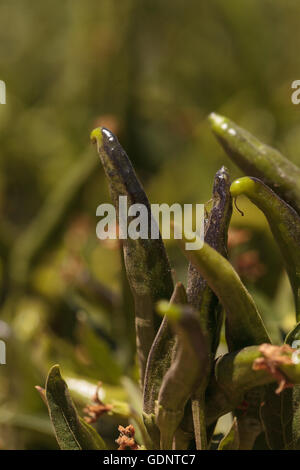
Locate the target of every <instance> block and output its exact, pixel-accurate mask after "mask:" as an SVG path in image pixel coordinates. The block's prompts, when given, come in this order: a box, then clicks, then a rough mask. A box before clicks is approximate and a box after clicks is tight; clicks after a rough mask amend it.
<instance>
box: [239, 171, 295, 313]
mask: <svg viewBox="0 0 300 470" xmlns="http://www.w3.org/2000/svg"><path fill="white" fill-rule="evenodd" d="M230 191H231V194H232V196H233V197H237V196H239V195H240V194H245V195H246V196H247V197H248V198H249V199H250V200H251V201H252V202H253V203H254V204H255V205H256V206H257V207H258V208H259V209H261V210H262V212H263V213H264V214H265V216H266V218H267V220H268V223H269V225H270V228H271V231H272V233H273V236H274V238H275V240H276V242H277V244H278V246H279V248H280V251H281V254H282V256H283V259H284V262H285V267H286V270H287V273H288V276H289V279H290V283H291V286H292V289H293V293H294V298H295V304H296V317H297V321H299V320H300V299H299V287H300V250H299V247H300V217H299V216H298V214H297V212H296V211H295V210H294V209H293V208H292V207H291V206H289V205H288V204H287V203H286V202H284V201H283V200H282V199H280V197H279V196H277V194H275V193H274V191H272V190H271V189H270V188H268V186H266V185H265V184H264V183H263V182H262V181H260V180H258V179H257V178H252V177H248V176H245V177H243V178H239V179H238V180H236V181H234V182H233V183H232V185H231V188H230Z"/></svg>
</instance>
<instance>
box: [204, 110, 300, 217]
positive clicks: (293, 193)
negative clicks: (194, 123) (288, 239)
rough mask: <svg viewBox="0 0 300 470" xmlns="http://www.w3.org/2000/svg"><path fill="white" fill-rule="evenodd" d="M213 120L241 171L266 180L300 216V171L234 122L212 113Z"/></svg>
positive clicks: (217, 135) (221, 141)
mask: <svg viewBox="0 0 300 470" xmlns="http://www.w3.org/2000/svg"><path fill="white" fill-rule="evenodd" d="M209 120H210V122H211V126H212V130H213V132H214V134H215V135H216V137H217V138H218V140H219V141H220V143H221V145H222V146H223V148H224V149H225V151H226V153H227V154H228V155H229V157H230V158H231V159H232V160H233V161H234V162H235V163H236V164H237V165H238V166H239V167H240V168H241V170H242V171H243V172H244V173H246V174H248V175H251V176H255V177H257V178H260V179H262V180H263V181H264V183H266V184H267V185H268V186H270V187H271V188H272V189H273V190H274V191H275V192H276V193H277V194H279V196H280V197H282V198H283V199H284V200H285V201H287V202H288V203H289V204H290V205H291V206H292V207H294V209H295V210H296V211H297V212H298V213H300V169H299V168H298V167H297V166H296V165H294V164H293V163H292V162H290V161H289V160H287V159H286V158H285V157H284V156H283V155H281V153H280V152H278V151H277V150H275V149H273V148H272V147H269V146H267V145H265V144H263V143H262V142H260V141H259V140H258V139H256V138H255V137H254V136H252V135H251V134H250V133H249V132H247V131H245V130H244V129H242V128H240V127H238V126H237V125H236V124H235V123H234V122H232V121H231V120H230V119H228V118H226V117H223V116H220V115H218V114H215V113H212V114H211V115H210V116H209Z"/></svg>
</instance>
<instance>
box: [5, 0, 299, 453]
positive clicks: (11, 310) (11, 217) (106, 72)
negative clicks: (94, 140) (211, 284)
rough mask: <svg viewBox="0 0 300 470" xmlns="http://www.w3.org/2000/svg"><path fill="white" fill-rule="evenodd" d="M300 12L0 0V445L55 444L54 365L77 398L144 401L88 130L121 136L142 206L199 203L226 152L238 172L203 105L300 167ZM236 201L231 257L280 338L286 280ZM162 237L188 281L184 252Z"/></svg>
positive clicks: (236, 2) (263, 5)
mask: <svg viewBox="0 0 300 470" xmlns="http://www.w3.org/2000/svg"><path fill="white" fill-rule="evenodd" d="M299 14H300V5H299V2H297V1H296V0H285V1H284V2H283V1H277V2H274V1H271V0H244V1H243V2H241V1H240V0H227V1H226V2H224V0H210V1H209V2H199V1H197V0H190V1H189V2H188V3H187V2H183V1H181V0H172V1H171V0H165V1H164V2H161V1H159V0H152V1H151V2H146V1H140V0H122V2H121V1H117V0H100V1H99V0H97V1H96V0H86V1H85V2H83V1H79V0H72V1H71V0H67V1H65V2H59V1H57V0H51V1H50V0H44V1H43V2H38V1H37V0H31V2H27V1H25V0H16V1H14V2H11V1H9V0H2V1H1V3H0V79H2V80H4V81H5V82H6V85H7V104H6V105H5V106H4V105H0V211H1V222H2V223H1V228H0V256H1V270H0V273H1V323H0V337H1V338H2V339H4V340H5V341H6V342H7V365H6V366H1V367H0V448H10V449H22V448H27V449H32V448H34V449H39V448H56V447H57V444H56V442H55V439H54V437H53V432H52V429H51V427H50V424H49V420H48V416H47V411H46V410H45V408H44V405H43V403H42V402H41V400H40V398H39V396H38V394H37V392H35V390H34V386H35V385H37V384H40V385H43V384H44V383H45V377H46V373H47V370H48V368H49V367H50V365H52V364H54V363H56V362H59V363H60V365H61V367H62V371H63V373H64V376H65V377H69V384H72V386H71V385H69V386H70V390H71V392H73V393H74V397H75V399H76V400H77V401H78V403H79V404H80V403H81V405H82V407H83V406H84V403H86V402H87V401H88V400H89V398H91V397H92V395H93V393H94V388H95V387H96V384H97V381H99V380H101V381H102V382H103V393H105V397H106V398H105V399H107V401H108V402H109V403H111V402H112V401H113V400H117V401H120V402H122V403H123V402H128V400H134V404H133V406H134V408H135V409H138V408H139V407H140V406H141V404H140V396H139V393H138V391H137V390H136V385H135V383H136V381H137V368H136V362H135V355H134V346H133V332H132V327H131V326H130V324H129V322H124V318H127V317H126V316H124V315H123V313H124V312H122V311H120V308H119V306H120V305H121V301H120V299H122V298H126V305H129V306H130V302H131V299H130V294H129V293H128V290H127V286H126V281H125V280H124V277H123V276H122V269H121V267H122V259H121V257H120V254H119V250H118V247H117V246H116V245H115V244H113V243H112V242H111V243H100V242H99V241H98V240H97V239H96V235H95V227H96V222H97V220H96V216H95V212H96V207H97V206H98V205H99V204H100V203H101V202H106V201H108V200H109V198H108V191H107V187H106V184H105V181H104V175H103V173H102V170H101V168H100V165H99V163H98V161H97V158H96V157H95V155H94V152H93V151H92V149H91V148H90V144H89V133H90V130H91V129H92V128H94V127H95V126H97V125H106V126H107V127H108V128H111V129H112V130H113V131H114V132H115V133H117V134H118V136H119V139H120V142H122V144H123V146H124V148H125V149H126V150H127V152H128V154H129V156H130V158H131V160H132V162H133V164H134V166H135V168H136V169H137V171H138V173H139V176H140V177H141V179H142V181H143V183H144V184H145V186H146V190H147V192H148V194H149V197H150V200H151V202H166V203H171V202H179V203H195V202H205V201H207V200H208V199H209V198H210V193H211V186H212V182H213V176H214V174H215V172H216V170H217V169H218V168H219V167H220V166H222V164H224V163H225V164H226V166H228V168H229V169H230V171H231V175H232V178H234V177H236V176H238V175H240V172H239V171H238V170H237V168H236V167H235V166H234V165H233V164H232V163H231V162H230V161H229V159H228V158H227V157H226V156H225V154H224V152H223V151H222V149H221V148H220V147H219V146H218V144H217V143H216V142H215V139H214V137H213V136H212V134H211V132H210V131H209V127H208V124H207V122H206V116H207V114H208V113H210V112H211V111H218V112H220V113H221V114H225V115H227V116H229V117H231V118H232V119H233V120H235V121H237V122H238V123H239V124H240V125H241V126H243V127H245V128H247V129H249V130H250V131H251V132H253V133H254V134H255V135H257V136H258V138H260V139H262V140H263V141H265V142H267V143H269V144H271V145H274V146H275V147H277V148H279V149H280V150H281V151H283V153H284V154H285V155H286V156H287V157H288V158H289V159H290V160H292V161H294V162H295V163H297V164H298V165H299V164H300V140H299V139H300V137H299V136H300V132H299V131H300V128H299V119H298V115H299V110H298V108H297V106H294V105H292V104H291V100H290V95H291V90H290V85H291V83H292V81H293V80H295V79H297V78H299V76H300V65H299V60H298V50H297V47H296V45H297V44H298V42H299V39H300V30H299V27H298V18H299ZM239 206H240V208H241V209H242V210H243V211H244V212H245V217H241V216H240V214H239V213H237V212H236V213H235V214H234V217H233V221H232V227H233V228H232V229H231V246H230V247H231V259H232V262H233V264H234V266H235V267H236V269H238V270H239V272H240V274H241V276H242V279H243V281H244V282H245V283H246V284H247V287H248V288H249V290H250V291H251V292H252V293H253V295H254V297H255V300H256V302H257V304H258V305H259V307H260V309H261V311H262V313H263V314H264V318H265V321H266V323H267V325H268V327H269V329H270V330H271V331H273V338H274V341H276V342H278V343H279V342H280V340H281V338H282V336H283V333H284V332H285V331H287V330H288V329H290V328H291V326H292V323H293V316H292V310H293V305H292V295H291V292H290V288H289V286H288V282H287V280H286V275H285V273H284V272H283V269H282V262H281V259H280V257H279V254H278V251H277V249H276V247H275V244H274V243H273V241H272V239H271V236H270V232H269V230H268V228H267V225H266V222H265V220H264V217H263V216H262V214H261V213H260V212H259V211H258V210H257V209H256V208H255V206H253V205H252V204H251V203H249V202H248V201H247V200H244V201H239ZM254 247H255V248H254ZM167 249H168V252H169V256H170V259H171V264H172V266H175V274H174V275H175V277H177V278H180V279H182V275H181V274H182V273H183V272H184V269H185V268H186V264H185V261H184V258H183V255H182V256H180V255H178V254H177V253H178V250H176V253H175V249H174V246H173V245H172V243H171V242H169V243H168V244H167ZM249 253H250V255H249ZM90 286H92V292H91V291H90V290H89V289H90ZM283 312H291V315H290V317H288V316H285V317H284V318H283ZM127 313H128V315H130V307H129V308H128V312H127ZM289 318H290V320H289ZM275 320H276V323H277V324H278V321H279V325H280V329H278V328H276V326H275ZM272 325H273V328H272ZM91 384H92V385H93V387H91ZM83 390H84V392H83ZM133 390H134V393H133ZM82 396H83V397H84V399H82ZM130 419H131V417H130V416H127V415H126V416H125V417H124V416H122V415H120V416H118V415H117V416H115V415H114V416H113V418H111V417H110V419H108V418H107V417H106V416H104V417H103V419H101V420H100V423H99V426H100V427H101V435H103V437H104V438H105V439H106V441H107V442H111V443H112V445H113V442H114V440H115V439H116V438H117V436H118V432H117V425H118V424H122V423H123V424H126V423H127V422H128V420H129V421H130Z"/></svg>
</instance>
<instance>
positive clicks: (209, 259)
mask: <svg viewBox="0 0 300 470" xmlns="http://www.w3.org/2000/svg"><path fill="white" fill-rule="evenodd" d="M189 240H191V238H189V239H188V238H186V234H185V235H184V241H189ZM185 253H186V256H187V257H188V258H189V259H190V260H191V261H192V262H193V263H194V265H195V266H196V267H197V269H198V270H199V272H200V273H201V275H202V276H203V277H204V278H205V279H206V281H207V284H208V285H209V286H210V287H211V289H212V290H213V291H214V292H215V294H216V295H217V296H218V298H219V300H220V302H221V303H222V305H223V307H224V309H225V312H226V339H227V343H228V347H229V350H230V351H236V350H238V349H242V348H243V347H246V346H252V345H255V344H261V343H266V342H270V338H269V336H268V333H267V331H266V329H265V326H264V324H263V322H262V319H261V317H260V314H259V312H258V310H257V308H256V306H255V303H254V301H253V299H252V297H251V295H250V294H249V292H248V291H247V289H246V287H245V286H244V284H243V283H242V281H241V279H240V277H239V275H238V274H237V272H236V271H235V270H234V268H233V267H232V265H231V264H230V263H229V261H228V260H227V259H225V258H224V257H223V256H222V255H221V254H220V253H218V252H217V251H216V250H214V249H213V248H211V247H210V246H209V245H208V244H207V243H204V245H203V247H202V248H201V249H200V250H194V251H191V250H185Z"/></svg>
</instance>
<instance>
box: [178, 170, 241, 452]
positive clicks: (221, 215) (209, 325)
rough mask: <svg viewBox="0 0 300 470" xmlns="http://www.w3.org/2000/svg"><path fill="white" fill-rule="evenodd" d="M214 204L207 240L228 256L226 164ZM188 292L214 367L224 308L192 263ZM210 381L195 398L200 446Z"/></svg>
mask: <svg viewBox="0 0 300 470" xmlns="http://www.w3.org/2000/svg"><path fill="white" fill-rule="evenodd" d="M212 203H213V206H212V209H211V212H210V214H209V218H208V220H207V222H206V230H205V241H206V242H207V243H208V244H209V245H210V246H211V247H213V248H215V249H216V250H217V251H219V252H220V253H221V254H222V255H224V256H226V255H227V231H228V226H229V222H230V218H231V213H232V200H231V195H230V178H229V173H228V171H227V169H226V168H225V167H222V168H221V169H220V170H219V171H218V172H217V173H216V175H215V180H214V187H213V196H212ZM187 295H188V300H189V302H190V303H191V304H192V305H193V306H194V307H195V308H196V309H197V310H198V312H199V319H200V323H201V327H202V329H203V331H204V332H205V333H206V335H207V340H208V343H209V362H210V367H211V365H212V363H213V360H214V357H215V353H216V349H217V347H218V344H219V340H220V330H221V326H222V309H221V306H220V304H219V301H218V298H217V297H216V295H215V294H214V292H213V291H212V290H211V288H210V287H209V286H208V285H207V282H206V280H205V279H204V278H203V277H202V276H201V274H200V273H199V271H198V270H197V267H195V266H194V265H193V263H190V264H189V271H188V287H187ZM208 381H209V374H208V375H207V376H206V377H203V378H202V381H201V385H200V387H199V389H198V390H197V391H196V393H195V394H194V396H193V397H192V412H193V418H194V433H195V438H196V447H197V448H198V449H199V448H201V447H203V445H206V443H205V442H204V443H203V442H201V435H202V436H203V435H204V431H203V427H204V426H205V411H204V409H205V405H204V401H205V390H206V387H207V384H208ZM201 427H202V432H201Z"/></svg>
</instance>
